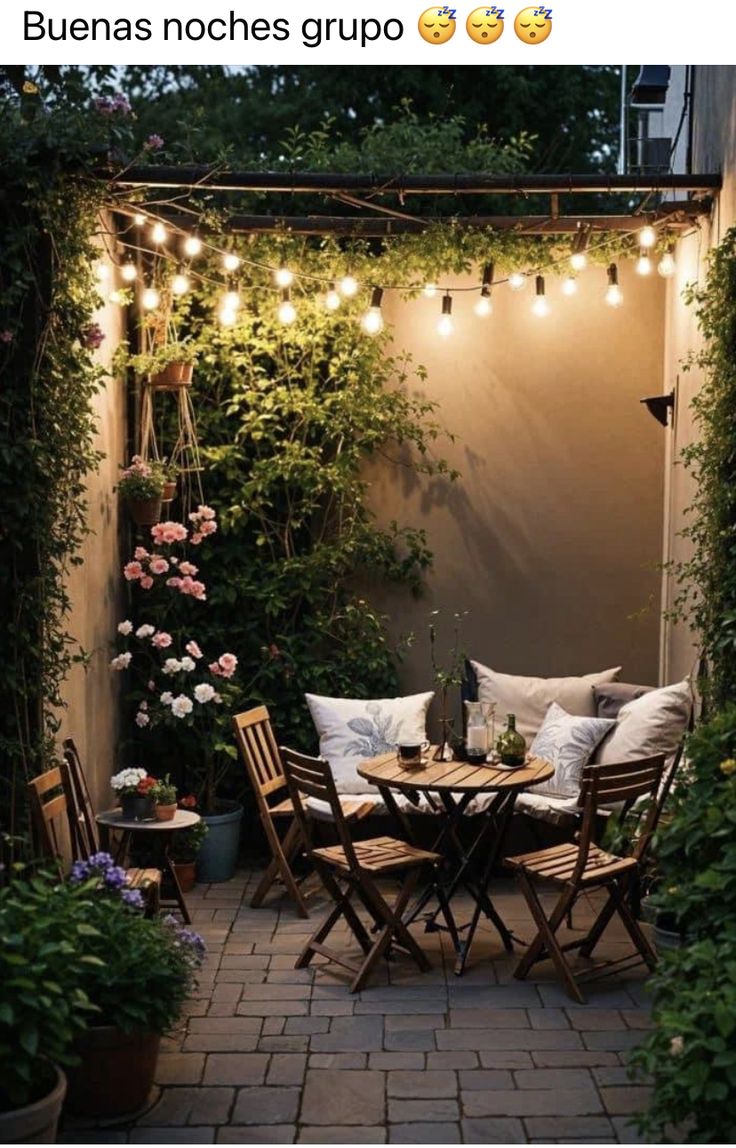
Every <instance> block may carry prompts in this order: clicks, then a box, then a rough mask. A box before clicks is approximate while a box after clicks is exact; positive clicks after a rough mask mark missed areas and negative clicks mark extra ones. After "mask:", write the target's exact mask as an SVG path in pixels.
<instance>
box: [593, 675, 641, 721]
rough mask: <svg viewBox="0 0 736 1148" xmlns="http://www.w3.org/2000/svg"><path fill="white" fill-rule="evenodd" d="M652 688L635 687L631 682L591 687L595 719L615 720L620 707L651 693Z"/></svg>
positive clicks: (609, 683) (606, 683)
mask: <svg viewBox="0 0 736 1148" xmlns="http://www.w3.org/2000/svg"><path fill="white" fill-rule="evenodd" d="M653 689H654V686H637V685H634V684H633V683H632V682H604V683H603V684H601V685H598V686H593V698H594V700H595V712H596V717H599V718H614V719H615V718H617V717H618V713H619V710H620V709H621V707H622V706H625V705H627V704H628V703H629V702H633V701H636V699H637V698H641V697H643V696H644V694H648V693H651V691H652V690H653Z"/></svg>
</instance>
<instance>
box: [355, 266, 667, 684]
mask: <svg viewBox="0 0 736 1148" xmlns="http://www.w3.org/2000/svg"><path fill="white" fill-rule="evenodd" d="M620 274H621V285H622V288H623V291H624V295H625V303H624V306H623V307H621V308H620V309H618V310H617V309H614V308H611V307H608V306H607V305H606V304H605V303H604V302H603V295H604V292H605V287H606V276H605V269H604V268H600V267H597V268H590V269H588V270H587V271H586V272H585V273H584V274H583V275H582V276H581V278H580V291H579V294H578V295H577V296H576V297H574V298H572V299H563V298H562V297H561V295H560V288H559V282H558V281H556V280H555V279H552V278H551V279H550V280H549V281H548V284H547V291H548V297H549V301H550V304H551V305H552V313H551V314H550V315H549V316H548V317H547V318H545V319H538V318H536V317H535V316H533V315H531V313H530V307H531V303H532V290H531V284H528V285H527V288H526V290H525V291H524V292H521V293H518V294H517V293H514V292H512V291H510V290H509V289H508V288H507V287H506V288H502V289H498V290H497V291H496V292H495V295H494V313H493V315H492V316H491V317H490V318H488V319H486V320H479V319H478V318H476V317H475V315H474V314H473V311H472V302H473V297H472V296H470V295H468V296H463V295H458V296H456V297H455V304H454V316H453V317H454V319H455V328H456V330H455V334H454V335H453V336H452V337H451V338H449V339H447V340H446V341H443V340H442V339H441V338H440V337H439V336H438V335H437V333H436V331H435V324H436V320H437V316H438V313H439V306H440V303H439V299H437V298H435V299H432V300H425V299H422V300H418V301H412V302H409V303H401V302H399V301H396V300H394V299H391V301H390V303H389V306H388V307H387V308H386V311H387V317H388V318H390V319H391V320H392V321H394V322H395V323H396V333H395V345H396V347H397V348H401V347H405V348H406V349H408V350H409V351H411V352H412V354H413V355H414V357H415V359H416V361H417V362H421V363H424V364H425V365H426V366H427V368H428V371H429V379H428V382H427V384H426V390H427V393H428V394H429V396H430V397H431V398H433V399H436V400H437V401H438V402H439V403H440V404H441V417H442V419H443V421H444V423H445V424H446V426H447V428H448V430H451V431H452V432H454V433H455V434H456V435H457V441H456V442H455V444H454V445H452V444H451V445H449V446H448V445H446V444H444V443H443V444H442V447H441V449H442V451H443V453H444V454H445V455H446V456H447V457H448V458H449V460H450V462H451V463H452V464H453V465H455V466H457V467H458V469H459V470H461V471H462V478H461V479H460V481H459V482H458V483H457V484H456V485H455V487H454V489H451V490H450V492H449V494H448V493H446V488H445V487H442V488H441V489H440V488H439V487H438V490H437V492H436V493H433V492H431V491H430V492H427V491H426V490H423V489H420V488H418V487H417V486H416V485H415V483H414V481H413V479H412V476H411V474H410V473H409V472H406V473H404V472H402V471H401V470H399V471H397V470H396V469H391V470H389V469H387V468H386V467H384V466H380V467H376V468H374V470H373V471H372V475H371V476H372V480H373V492H372V504H373V506H374V508H375V509H376V511H377V512H378V514H379V518H380V519H381V520H383V521H388V520H390V519H391V518H392V517H397V518H399V519H400V520H401V521H404V522H411V523H412V524H413V525H416V526H423V527H424V528H425V529H426V530H427V533H428V536H429V544H430V546H431V548H432V549H433V551H434V553H435V567H434V571H433V573H432V575H431V576H430V579H429V588H428V593H427V595H426V596H425V597H424V598H423V599H421V600H419V601H417V602H414V603H407V602H406V601H405V600H402V601H401V602H398V601H397V600H396V599H393V598H392V597H391V596H388V597H387V598H386V599H385V600H384V606H385V609H386V611H387V612H388V613H389V614H391V616H392V617H393V619H394V623H393V629H394V632H395V634H398V633H399V632H406V631H408V630H413V631H414V632H415V633H416V635H417V641H416V644H415V646H414V647H413V649H412V650H411V651H410V654H409V657H408V660H407V664H406V667H405V670H404V684H405V686H406V688H407V689H409V690H414V689H417V690H418V689H424V688H427V686H428V685H429V684H431V676H430V672H429V669H428V651H427V640H426V631H427V621H428V615H429V612H430V610H432V609H440V610H441V611H442V614H443V615H444V616H446V621H445V623H444V625H445V628H446V629H447V630H449V628H450V615H451V614H452V612H453V611H456V610H468V611H470V614H469V618H468V621H467V624H466V627H465V630H466V637H465V645H466V647H467V649H468V651H469V652H470V653H471V654H472V655H473V656H475V657H477V658H479V659H480V660H485V661H487V662H489V663H490V664H491V665H493V666H494V667H497V668H498V669H501V670H506V671H510V672H514V673H526V674H541V675H556V674H574V673H578V672H585V671H591V670H599V669H603V668H606V667H608V666H611V665H619V664H620V665H622V666H623V677H624V678H626V679H628V680H630V681H641V682H651V683H655V682H656V681H657V668H658V667H657V662H658V646H659V605H660V602H659V597H660V575H659V572H658V562H659V560H660V557H661V537H662V493H663V459H664V445H665V444H664V434H665V432H664V431H663V429H662V427H661V426H660V425H659V424H658V423H657V422H655V420H654V419H653V418H652V417H651V416H650V415H648V414H647V412H646V410H645V409H644V408H643V407H641V406H640V405H639V399H640V398H642V397H643V396H644V395H650V394H657V393H659V392H660V391H661V389H662V361H663V335H664V328H663V303H664V285H663V283H662V281H661V280H660V279H659V278H658V277H657V276H655V277H654V279H648V280H642V279H641V278H640V277H638V276H636V275H635V274H634V272H633V266H632V264H631V263H627V264H625V265H624V264H622V265H621V268H620ZM457 285H462V284H461V281H458V282H457Z"/></svg>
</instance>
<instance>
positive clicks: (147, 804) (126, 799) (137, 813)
mask: <svg viewBox="0 0 736 1148" xmlns="http://www.w3.org/2000/svg"><path fill="white" fill-rule="evenodd" d="M120 808H121V810H122V813H123V817H124V819H125V820H126V821H149V820H150V819H151V818H152V817H153V810H154V805H153V798H152V797H144V796H143V795H141V794H139V793H124V794H122V796H121V798H120Z"/></svg>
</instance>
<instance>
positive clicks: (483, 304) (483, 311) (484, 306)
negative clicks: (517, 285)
mask: <svg viewBox="0 0 736 1148" xmlns="http://www.w3.org/2000/svg"><path fill="white" fill-rule="evenodd" d="M473 310H474V311H475V313H476V315H477V316H478V318H479V319H485V318H486V316H487V315H490V314H491V312H492V311H493V304H492V303H491V300H490V299H489V298H488V296H487V295H481V297H480V299H479V300H478V301H477V303H476V304H475V307H474V308H473Z"/></svg>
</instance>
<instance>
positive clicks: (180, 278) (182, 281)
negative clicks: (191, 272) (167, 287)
mask: <svg viewBox="0 0 736 1148" xmlns="http://www.w3.org/2000/svg"><path fill="white" fill-rule="evenodd" d="M171 290H172V292H173V294H174V295H186V293H187V291H188V290H189V280H188V278H187V277H186V275H175V276H174V278H173V279H172V280H171Z"/></svg>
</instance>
